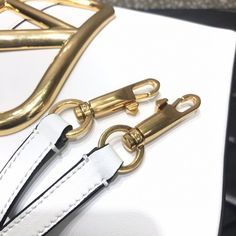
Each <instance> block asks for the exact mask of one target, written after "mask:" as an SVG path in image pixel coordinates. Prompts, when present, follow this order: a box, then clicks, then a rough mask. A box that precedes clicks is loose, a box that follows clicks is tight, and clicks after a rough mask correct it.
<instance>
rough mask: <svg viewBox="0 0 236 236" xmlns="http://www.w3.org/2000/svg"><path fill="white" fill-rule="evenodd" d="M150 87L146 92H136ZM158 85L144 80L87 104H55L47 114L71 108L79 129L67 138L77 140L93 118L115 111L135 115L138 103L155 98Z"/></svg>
mask: <svg viewBox="0 0 236 236" xmlns="http://www.w3.org/2000/svg"><path fill="white" fill-rule="evenodd" d="M147 86H150V87H151V89H149V90H148V91H147V92H138V90H144V89H145V88H146V87H147ZM159 88H160V83H159V82H158V81H157V80H155V79H146V80H142V81H140V82H137V83H134V84H131V85H128V86H126V87H123V88H121V89H118V90H115V91H113V92H110V93H107V94H105V95H102V96H99V97H97V98H94V99H92V100H90V101H88V102H83V101H81V100H77V99H67V100H63V101H60V102H58V103H57V104H55V105H54V106H53V107H52V108H51V109H50V111H49V113H60V112H62V111H63V110H65V109H68V108H72V109H73V110H74V113H75V116H76V118H77V120H78V121H79V123H80V127H78V128H75V129H73V130H71V131H69V132H68V133H67V138H70V139H71V138H77V137H78V136H80V135H83V134H85V133H87V132H88V130H89V129H90V127H91V125H92V122H93V118H99V117H103V116H107V115H110V114H112V113H114V112H116V111H119V110H122V109H125V110H126V112H127V113H128V114H131V115H135V114H136V113H137V111H138V105H139V103H138V102H140V101H143V100H147V99H150V98H153V97H154V96H156V94H157V92H158V90H159Z"/></svg>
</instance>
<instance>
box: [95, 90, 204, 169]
mask: <svg viewBox="0 0 236 236" xmlns="http://www.w3.org/2000/svg"><path fill="white" fill-rule="evenodd" d="M167 101H168V100H167V99H166V98H164V99H160V100H157V102H156V106H157V111H156V113H155V114H153V115H152V116H150V117H149V118H147V119H145V120H144V121H142V122H141V123H139V124H138V125H136V126H135V127H134V128H131V127H129V126H127V125H116V126H112V127H110V128H109V129H107V130H106V131H105V132H104V133H103V134H102V135H101V138H100V140H99V143H98V146H99V147H101V146H103V145H105V143H106V140H107V138H108V137H109V135H110V134H112V133H114V132H116V131H123V132H125V134H124V135H123V138H122V142H123V145H124V147H125V148H126V149H127V150H128V151H130V152H133V151H136V156H135V158H134V160H133V161H132V162H131V163H130V164H129V165H126V166H122V167H121V168H120V170H119V173H128V172H130V171H132V170H134V169H135V168H137V167H138V166H139V164H140V163H141V161H142V158H143V155H144V145H145V144H147V143H148V142H150V141H152V140H154V139H155V138H157V137H158V136H160V135H161V134H163V133H164V132H166V131H167V130H169V129H170V128H172V127H173V126H174V125H176V124H177V123H179V122H181V121H182V120H183V119H184V118H186V117H187V115H189V114H191V113H192V112H193V111H195V110H196V109H197V108H199V106H200V104H201V99H200V97H198V96H197V95H194V94H188V95H184V96H183V97H181V98H178V99H177V100H176V101H175V102H174V103H173V104H168V103H167Z"/></svg>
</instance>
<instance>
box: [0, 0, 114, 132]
mask: <svg viewBox="0 0 236 236" xmlns="http://www.w3.org/2000/svg"><path fill="white" fill-rule="evenodd" d="M52 2H53V3H58V4H61V5H67V6H72V7H78V8H84V9H89V10H93V11H95V12H96V13H95V14H94V15H93V16H92V17H90V18H89V19H88V20H87V21H86V22H85V23H83V24H82V26H80V27H79V28H76V27H74V26H72V25H70V24H67V23H66V22H63V21H61V20H59V19H57V18H55V17H53V16H50V15H48V14H46V13H44V12H41V11H40V10H37V9H35V8H33V7H31V6H29V5H27V4H25V3H24V0H23V1H19V0H6V1H3V0H0V12H3V11H5V10H10V11H12V12H15V13H16V14H19V15H20V16H22V17H23V18H24V19H26V20H27V21H29V22H31V23H32V24H35V25H37V26H39V27H40V28H41V29H39V30H13V31H12V30H9V31H7V30H2V31H0V51H12V50H26V49H43V48H60V51H59V53H58V55H57V56H56V57H55V59H54V61H53V62H52V63H51V65H50V66H49V67H48V69H47V71H46V72H45V74H44V76H43V77H42V79H41V81H40V82H39V83H38V85H37V87H36V88H35V90H34V91H33V93H32V94H31V95H30V97H29V98H28V99H27V100H26V101H25V102H23V103H22V104H21V105H19V106H18V107H16V108H14V109H11V110H9V111H6V112H2V113H0V136H1V135H8V134H11V133H15V132H17V131H19V130H22V129H24V128H25V127H27V126H29V125H30V124H32V123H33V122H34V121H35V120H37V119H38V118H39V117H40V116H41V115H42V114H43V113H44V112H45V111H46V110H47V109H48V108H49V107H50V105H51V104H52V103H53V101H54V100H55V98H56V96H57V94H58V93H59V92H60V90H61V88H62V86H63V84H64V82H65V81H66V79H67V78H68V76H69V74H70V72H71V71H72V69H73V68H74V66H75V64H76V62H77V61H78V59H79V58H80V57H81V55H82V54H83V52H84V50H85V49H86V47H87V46H88V44H89V43H90V42H91V41H92V39H93V38H94V37H95V36H96V34H97V33H98V32H99V31H100V30H101V29H102V28H103V27H104V26H105V25H106V24H107V23H108V22H109V21H110V20H111V19H112V18H113V16H114V9H113V8H112V7H111V6H109V5H106V4H102V3H98V2H96V1H92V0H91V1H90V0H53V1H52Z"/></svg>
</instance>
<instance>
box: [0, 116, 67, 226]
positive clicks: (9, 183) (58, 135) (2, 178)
mask: <svg viewBox="0 0 236 236" xmlns="http://www.w3.org/2000/svg"><path fill="white" fill-rule="evenodd" d="M70 128H71V127H70V126H69V125H68V124H67V123H66V122H65V121H64V120H63V119H61V118H60V117H59V116H58V115H55V114H52V115H48V116H46V117H45V118H44V119H43V120H41V122H40V123H39V124H38V126H37V127H36V128H35V129H34V131H33V132H32V133H31V135H30V136H29V137H28V138H27V139H26V140H25V141H24V142H23V144H22V145H21V146H20V147H19V148H18V150H17V151H16V152H15V154H14V155H13V156H12V157H11V159H10V160H9V161H8V163H7V164H6V165H5V167H4V168H3V169H2V170H1V172H0V193H1V194H0V226H2V225H3V224H4V222H5V220H6V218H7V215H8V212H9V210H10V208H11V207H12V206H13V204H14V201H16V199H17V198H18V197H19V193H20V192H21V191H22V190H23V188H24V187H25V185H26V183H27V181H29V180H30V179H31V178H32V177H33V175H34V174H35V173H36V170H37V169H39V167H40V166H41V165H42V164H43V163H45V161H47V160H48V159H49V158H50V157H51V156H52V155H53V154H54V153H55V152H56V151H57V150H59V149H60V148H62V146H64V144H65V142H66V140H67V139H66V138H65V132H66V131H67V130H68V129H70Z"/></svg>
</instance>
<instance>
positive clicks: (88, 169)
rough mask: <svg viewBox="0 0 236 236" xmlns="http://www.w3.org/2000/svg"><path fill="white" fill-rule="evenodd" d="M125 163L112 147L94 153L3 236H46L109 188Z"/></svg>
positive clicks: (13, 223) (5, 230)
mask: <svg viewBox="0 0 236 236" xmlns="http://www.w3.org/2000/svg"><path fill="white" fill-rule="evenodd" d="M121 164H122V160H121V159H120V158H119V157H118V156H117V154H116V153H115V152H114V151H113V150H112V149H111V147H110V146H109V145H107V146H105V147H103V148H102V149H99V150H97V151H95V152H94V153H92V154H91V155H90V156H89V157H87V158H86V160H85V161H83V162H81V163H80V164H79V165H78V166H76V167H75V168H73V170H71V171H70V172H69V173H67V174H66V175H65V176H64V177H63V178H62V179H61V180H60V181H59V182H57V183H56V184H55V185H54V186H52V187H51V188H50V189H49V190H48V191H47V192H46V193H45V194H43V195H42V196H41V197H40V198H39V199H38V200H37V201H36V202H34V203H33V204H32V205H31V206H30V207H29V208H27V209H26V210H25V211H23V212H22V213H21V214H20V215H19V216H18V217H17V218H16V219H14V220H13V221H12V222H11V223H10V224H9V225H7V226H6V227H5V228H4V229H3V230H2V231H1V232H0V235H1V236H5V235H7V236H11V235H12V236H15V235H24V236H31V235H35V236H36V235H37V236H40V235H43V234H44V233H45V232H47V231H48V230H50V228H52V227H53V226H54V225H56V224H57V223H58V222H59V221H60V220H61V219H63V217H65V216H66V215H67V214H68V213H69V212H70V211H72V210H73V209H74V208H75V207H76V206H78V205H79V204H80V203H81V202H82V201H83V200H84V199H86V197H88V196H89V194H91V193H93V192H95V191H96V189H98V188H99V187H100V186H102V185H105V186H106V185H107V184H108V183H107V181H108V180H109V179H111V178H112V177H113V176H114V175H115V173H116V172H117V170H118V169H119V167H120V166H121Z"/></svg>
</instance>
